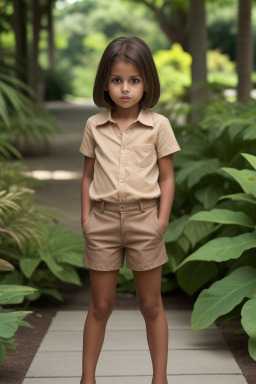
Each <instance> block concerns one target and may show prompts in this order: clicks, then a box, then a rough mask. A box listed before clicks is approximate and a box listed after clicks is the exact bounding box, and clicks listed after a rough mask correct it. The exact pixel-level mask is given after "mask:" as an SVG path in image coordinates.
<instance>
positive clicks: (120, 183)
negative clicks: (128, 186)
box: [118, 131, 127, 202]
mask: <svg viewBox="0 0 256 384" xmlns="http://www.w3.org/2000/svg"><path fill="white" fill-rule="evenodd" d="M125 133H126V131H125ZM120 137H121V148H120V166H119V179H118V192H119V201H120V202H122V201H125V171H126V150H125V148H126V142H127V135H125V134H122V133H121V136H120Z"/></svg>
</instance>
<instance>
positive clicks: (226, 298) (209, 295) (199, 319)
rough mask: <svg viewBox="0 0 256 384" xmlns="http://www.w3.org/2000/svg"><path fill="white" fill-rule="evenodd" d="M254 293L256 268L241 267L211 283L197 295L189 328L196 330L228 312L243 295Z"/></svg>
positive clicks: (253, 294) (255, 289) (255, 290)
mask: <svg viewBox="0 0 256 384" xmlns="http://www.w3.org/2000/svg"><path fill="white" fill-rule="evenodd" d="M255 295H256V269H255V268H251V267H242V268H239V269H236V270H235V271H234V272H232V273H231V274H230V275H228V276H226V277H224V278H223V279H222V280H219V281H216V282H215V283H213V284H212V285H211V286H210V288H208V289H205V290H203V291H202V292H201V293H200V295H199V296H198V298H197V300H196V302H195V305H194V310H193V313H192V318H191V329H192V331H197V330H199V329H203V328H206V327H208V326H209V325H211V324H212V323H213V322H214V321H215V320H216V319H217V318H218V317H220V316H222V315H224V314H226V313H229V312H230V311H231V310H232V309H233V308H234V307H235V306H236V305H238V304H239V303H241V301H242V300H243V299H244V298H245V297H249V298H252V297H254V296H255Z"/></svg>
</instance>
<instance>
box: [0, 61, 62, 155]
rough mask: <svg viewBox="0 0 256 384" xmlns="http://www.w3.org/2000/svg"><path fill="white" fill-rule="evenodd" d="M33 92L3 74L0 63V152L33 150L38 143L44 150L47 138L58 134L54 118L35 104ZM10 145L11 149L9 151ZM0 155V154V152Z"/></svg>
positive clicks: (18, 81) (16, 80)
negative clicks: (17, 149) (1, 140)
mask: <svg viewBox="0 0 256 384" xmlns="http://www.w3.org/2000/svg"><path fill="white" fill-rule="evenodd" d="M33 98H34V94H33V92H32V90H31V89H30V88H29V87H28V86H27V85H25V84H23V83H22V82H21V81H20V80H18V79H16V78H14V77H12V76H11V75H9V74H6V73H4V71H2V70H1V63H0V103H1V108H0V131H1V137H3V140H4V144H2V145H1V147H2V150H3V148H5V151H6V150H7V148H6V143H9V150H10V151H11V152H15V155H16V156H17V151H15V149H14V148H17V147H19V146H20V147H21V148H22V146H24V144H26V145H27V146H30V147H33V145H35V143H38V142H41V143H43V144H44V145H45V147H46V148H47V146H48V137H49V136H51V135H53V134H56V133H59V132H60V130H59V127H58V126H57V124H56V122H55V120H54V119H53V117H52V116H51V115H50V114H49V112H47V111H45V110H43V109H42V108H39V107H38V106H37V105H36V104H35V102H34V100H33ZM10 144H12V145H13V146H12V149H10ZM0 152H2V151H1V150H0Z"/></svg>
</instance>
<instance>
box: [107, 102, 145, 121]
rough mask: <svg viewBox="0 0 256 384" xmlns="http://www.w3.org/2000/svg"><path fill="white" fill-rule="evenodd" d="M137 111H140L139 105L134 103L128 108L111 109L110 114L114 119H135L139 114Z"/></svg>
mask: <svg viewBox="0 0 256 384" xmlns="http://www.w3.org/2000/svg"><path fill="white" fill-rule="evenodd" d="M139 113H140V107H139V105H136V106H134V107H133V108H128V109H125V108H119V107H116V108H115V109H113V110H112V113H111V115H112V117H113V118H115V119H120V120H122V119H124V120H127V119H134V120H136V119H137V117H138V116H139Z"/></svg>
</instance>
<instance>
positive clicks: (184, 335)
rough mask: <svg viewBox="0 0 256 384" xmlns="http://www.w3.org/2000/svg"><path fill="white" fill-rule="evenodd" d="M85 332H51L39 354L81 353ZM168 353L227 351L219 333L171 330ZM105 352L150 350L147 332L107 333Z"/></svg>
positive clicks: (123, 331)
mask: <svg viewBox="0 0 256 384" xmlns="http://www.w3.org/2000/svg"><path fill="white" fill-rule="evenodd" d="M82 343H83V332H80V331H76V332H74V331H48V333H47V334H46V335H45V337H44V339H43V341H42V343H41V345H40V347H39V350H38V352H47V351H51V352H53V351H56V352H58V351H59V352H65V351H74V352H79V351H82ZM169 349H227V345H226V344H225V342H224V340H223V337H222V335H221V334H220V332H219V330H217V329H210V330H202V331H199V332H195V333H191V332H190V330H189V329H175V330H174V329H171V330H169ZM103 350H105V351H115V350H125V351H128V350H148V344H147V338H146V332H145V330H133V331H131V330H129V331H127V330H121V331H110V330H108V331H107V332H106V336H105V340H104V344H103Z"/></svg>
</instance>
